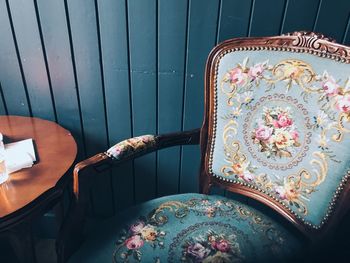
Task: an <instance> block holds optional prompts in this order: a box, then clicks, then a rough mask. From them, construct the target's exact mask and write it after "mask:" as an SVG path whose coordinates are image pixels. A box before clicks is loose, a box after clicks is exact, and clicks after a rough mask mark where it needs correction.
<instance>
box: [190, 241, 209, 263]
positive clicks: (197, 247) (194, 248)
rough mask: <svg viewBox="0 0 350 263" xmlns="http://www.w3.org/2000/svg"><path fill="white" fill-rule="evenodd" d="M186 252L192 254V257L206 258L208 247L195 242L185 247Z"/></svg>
mask: <svg viewBox="0 0 350 263" xmlns="http://www.w3.org/2000/svg"><path fill="white" fill-rule="evenodd" d="M187 253H188V254H190V255H192V256H193V257H194V258H196V259H198V260H201V259H204V258H206V257H207V256H208V255H209V253H210V249H208V248H206V247H204V246H203V245H202V244H200V243H196V244H194V245H189V246H188V247H187ZM196 262H197V261H196Z"/></svg>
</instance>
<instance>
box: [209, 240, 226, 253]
mask: <svg viewBox="0 0 350 263" xmlns="http://www.w3.org/2000/svg"><path fill="white" fill-rule="evenodd" d="M211 247H212V248H213V249H216V250H219V251H221V252H228V251H229V250H230V244H229V243H228V242H227V241H226V240H225V239H221V240H220V241H218V242H212V243H211Z"/></svg>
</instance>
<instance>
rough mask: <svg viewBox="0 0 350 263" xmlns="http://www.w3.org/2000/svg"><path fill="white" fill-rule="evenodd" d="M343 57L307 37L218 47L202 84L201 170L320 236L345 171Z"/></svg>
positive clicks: (348, 151)
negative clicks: (205, 140)
mask: <svg viewBox="0 0 350 263" xmlns="http://www.w3.org/2000/svg"><path fill="white" fill-rule="evenodd" d="M349 52H350V51H349V49H348V48H347V47H345V46H342V45H339V44H336V43H333V42H331V41H329V39H327V38H324V37H323V36H319V35H316V34H314V33H306V32H298V33H294V34H290V35H286V36H280V37H271V38H254V39H235V40H230V41H228V42H224V43H223V44H221V45H219V46H218V47H216V48H215V49H214V50H213V51H212V53H211V55H210V57H209V60H208V64H207V80H206V89H207V90H206V92H207V94H206V103H207V108H206V114H207V117H208V118H207V121H206V122H205V123H204V126H203V128H204V129H203V130H204V131H207V132H208V135H204V134H203V135H204V136H208V144H207V145H206V146H205V151H206V153H205V156H204V160H205V162H204V167H202V169H203V171H205V172H204V173H205V174H206V176H208V177H209V179H208V181H209V182H210V184H224V186H225V187H226V188H228V189H230V190H233V191H239V192H241V193H245V194H246V195H248V196H251V197H254V198H256V199H259V200H261V201H263V202H264V203H266V204H268V205H270V206H271V207H273V208H274V209H276V210H278V211H279V212H281V213H282V214H283V215H284V216H286V217H287V218H288V219H289V220H290V221H292V222H293V223H295V224H297V225H302V226H304V227H305V228H307V229H320V228H321V227H322V226H323V225H324V224H325V222H327V219H328V218H329V217H330V215H331V214H332V212H333V210H334V208H335V207H336V205H337V203H338V201H339V200H340V199H341V198H342V197H344V195H343V192H346V191H343V189H344V188H345V187H346V181H347V179H348V175H347V174H348V170H349V166H350V162H349V160H350V79H349V78H350V66H349V64H348V63H349V58H350V57H349V55H348V54H350V53H349Z"/></svg>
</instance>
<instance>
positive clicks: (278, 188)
mask: <svg viewBox="0 0 350 263" xmlns="http://www.w3.org/2000/svg"><path fill="white" fill-rule="evenodd" d="M275 193H276V194H277V195H278V196H279V197H280V198H281V199H282V200H285V199H286V198H287V196H286V190H285V189H284V187H283V186H276V187H275Z"/></svg>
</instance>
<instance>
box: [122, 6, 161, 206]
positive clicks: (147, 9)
mask: <svg viewBox="0 0 350 263" xmlns="http://www.w3.org/2000/svg"><path fill="white" fill-rule="evenodd" d="M128 17H129V43H130V68H131V85H132V86H131V88H132V110H133V112H132V115H133V134H134V135H135V136H137V135H141V134H155V133H156V126H157V124H156V115H157V109H156V108H157V101H156V98H157V88H156V83H157V77H156V60H157V53H156V51H157V48H156V47H157V42H156V29H157V27H156V0H129V1H128ZM134 165H135V198H136V202H140V201H144V200H147V199H150V198H153V197H155V193H156V176H155V174H156V156H155V154H148V155H147V156H144V157H141V158H139V159H137V160H135V162H134Z"/></svg>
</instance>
